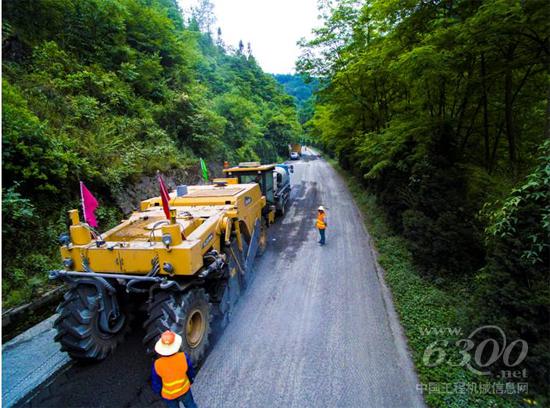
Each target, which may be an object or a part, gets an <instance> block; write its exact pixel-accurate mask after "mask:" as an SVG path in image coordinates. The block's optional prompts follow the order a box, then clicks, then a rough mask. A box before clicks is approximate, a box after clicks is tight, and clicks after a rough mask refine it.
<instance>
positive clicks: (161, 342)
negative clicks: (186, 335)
mask: <svg viewBox="0 0 550 408" xmlns="http://www.w3.org/2000/svg"><path fill="white" fill-rule="evenodd" d="M182 340H183V339H182V338H181V336H180V335H179V334H177V333H174V332H173V331H170V330H166V331H165V332H164V333H162V335H161V336H160V339H158V341H157V343H156V344H155V351H156V352H157V353H158V354H160V355H161V356H171V355H172V354H176V353H177V352H178V351H180V346H181V342H182Z"/></svg>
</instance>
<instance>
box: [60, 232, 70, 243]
mask: <svg viewBox="0 0 550 408" xmlns="http://www.w3.org/2000/svg"><path fill="white" fill-rule="evenodd" d="M59 243H60V244H61V245H67V246H68V245H69V244H70V243H71V237H69V234H61V235H60V236H59Z"/></svg>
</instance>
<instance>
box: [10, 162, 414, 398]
mask: <svg viewBox="0 0 550 408" xmlns="http://www.w3.org/2000/svg"><path fill="white" fill-rule="evenodd" d="M293 164H294V169H295V173H294V174H293V192H292V204H291V205H290V206H289V208H288V212H287V214H286V216H285V218H284V220H283V221H282V222H281V221H279V222H278V223H277V224H276V225H275V226H274V227H273V228H272V229H271V230H270V242H269V249H268V251H266V253H265V254H264V256H263V257H262V258H259V259H258V260H257V261H256V268H255V270H256V272H255V278H254V281H253V283H252V285H251V286H250V287H249V288H248V290H247V291H246V292H245V294H244V295H243V296H242V298H241V299H240V301H239V303H238V305H237V307H236V309H235V312H234V315H233V317H232V321H231V323H230V324H229V326H228V327H227V328H226V329H225V332H224V333H222V334H219V335H218V336H217V337H218V338H217V339H216V340H215V342H214V345H213V347H212V349H211V352H210V354H209V356H208V358H207V359H206V362H205V363H204V365H203V366H202V368H201V369H200V371H199V373H198V375H197V379H196V381H195V384H194V386H193V393H194V395H195V400H196V401H197V403H198V405H199V406H200V407H212V408H213V407H271V406H275V407H276V406H281V407H377V408H380V407H391V408H398V407H422V406H424V403H423V400H422V396H421V395H420V394H419V392H418V391H417V390H416V384H417V382H418V380H417V378H416V374H415V371H414V367H413V364H412V362H411V360H410V357H409V353H408V350H407V346H406V342H405V339H404V337H403V334H402V330H401V327H400V325H399V322H398V320H397V317H396V314H395V311H394V308H393V305H392V302H391V295H390V294H389V291H388V289H387V287H386V286H385V284H384V282H383V279H382V271H381V270H380V269H379V268H377V266H376V262H375V260H374V256H373V252H372V250H371V243H370V238H369V235H368V233H367V231H366V230H365V228H364V225H363V222H362V218H361V214H360V212H359V210H358V209H357V207H356V206H355V204H354V203H353V200H352V197H351V195H350V193H349V191H348V190H347V188H346V186H345V183H344V181H343V180H342V179H341V177H340V176H339V175H338V174H337V173H336V172H335V171H334V170H333V169H332V168H331V167H330V166H329V165H328V164H327V163H326V162H325V161H324V160H322V159H317V158H316V157H314V156H311V155H304V156H303V159H302V160H300V161H297V162H293ZM319 205H324V206H325V207H327V223H328V228H327V245H326V246H325V247H321V246H319V245H318V244H317V241H318V233H317V230H316V229H315V227H314V224H315V217H316V208H317V207H318V206H319ZM142 336H143V332H142V331H141V330H140V329H139V328H138V329H136V331H135V332H134V334H132V335H131V336H130V338H129V339H128V341H127V342H126V343H125V344H124V345H122V346H121V347H120V348H119V349H118V350H117V352H116V353H115V354H114V355H113V356H111V357H109V358H108V359H107V360H105V361H104V362H102V363H100V364H95V365H80V364H75V365H73V366H72V367H70V368H69V369H68V370H66V371H64V372H63V373H61V374H60V375H58V376H57V378H55V380H54V381H53V382H52V383H51V384H49V385H47V386H44V387H42V389H41V390H39V391H38V392H37V393H36V394H35V395H34V396H33V398H32V399H31V400H30V401H27V402H26V403H24V404H21V405H23V406H26V407H61V406H63V407H92V406H94V407H141V406H143V407H145V406H148V407H162V406H163V404H162V403H161V402H160V401H159V400H158V398H157V397H156V396H155V395H153V393H152V392H151V391H150V388H149V385H148V384H147V378H148V375H149V367H150V360H149V358H148V357H146V356H145V350H144V348H143V346H142V345H141V337H142ZM4 375H6V373H4Z"/></svg>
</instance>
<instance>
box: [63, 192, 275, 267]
mask: <svg viewBox="0 0 550 408" xmlns="http://www.w3.org/2000/svg"><path fill="white" fill-rule="evenodd" d="M265 204H266V200H265V197H263V196H262V194H261V191H260V187H259V186H258V185H257V184H230V185H205V186H189V187H188V191H187V194H185V195H183V196H180V197H178V196H177V195H176V192H173V193H171V194H170V201H169V205H170V208H171V209H172V211H173V215H174V216H173V219H172V221H168V220H167V219H166V216H165V214H164V210H163V208H162V201H161V198H160V197H154V198H151V199H148V200H144V201H142V202H141V205H140V210H139V211H135V212H134V213H132V215H131V216H130V217H129V218H128V219H127V220H124V221H123V222H122V223H121V224H119V225H118V226H116V227H115V228H113V229H111V230H109V231H107V232H105V233H104V234H102V235H101V237H96V238H92V234H91V232H90V231H89V230H87V229H85V228H86V226H85V225H84V224H81V223H80V222H79V220H78V217H76V219H75V218H74V217H73V216H72V217H71V219H72V221H73V224H74V223H75V222H76V223H77V224H76V225H73V226H72V227H76V228H75V231H76V232H77V234H74V235H75V237H76V238H77V239H76V240H72V241H71V243H70V244H68V245H65V246H62V247H61V256H62V258H63V259H64V260H65V261H70V262H68V263H69V264H71V268H70V269H71V270H74V271H85V270H86V269H87V268H89V269H90V270H92V271H94V272H102V273H119V274H120V273H123V274H133V275H145V274H147V273H149V272H150V271H151V268H152V261H153V259H155V258H158V261H159V264H160V265H161V266H162V265H164V264H165V263H169V264H170V265H171V266H172V268H173V270H172V272H171V274H173V275H194V274H196V273H198V272H199V271H200V270H201V268H202V267H203V256H204V254H205V253H207V252H209V251H211V250H217V251H220V249H221V243H222V242H223V241H225V235H226V234H227V233H228V232H229V233H230V232H231V231H233V230H235V229H238V230H240V232H242V233H243V234H251V233H252V232H253V230H254V226H255V223H256V221H257V220H258V219H260V218H261V216H262V208H263V207H264V206H265ZM228 226H229V228H230V229H229V231H228ZM72 227H71V228H72ZM243 229H244V231H243ZM83 230H84V231H85V233H83ZM71 232H72V230H71ZM167 236H169V237H170V243H169V244H168V245H167V244H166V242H163V237H164V238H166V237H167ZM71 237H73V234H72V233H71ZM84 238H86V239H84ZM75 241H76V242H75ZM83 242H85V243H83ZM160 274H161V275H166V274H167V272H165V271H164V270H163V268H162V267H161V271H160Z"/></svg>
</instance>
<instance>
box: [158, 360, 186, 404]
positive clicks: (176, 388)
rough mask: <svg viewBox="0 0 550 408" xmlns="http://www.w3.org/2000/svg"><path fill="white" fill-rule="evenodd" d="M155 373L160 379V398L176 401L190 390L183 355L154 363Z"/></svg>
mask: <svg viewBox="0 0 550 408" xmlns="http://www.w3.org/2000/svg"><path fill="white" fill-rule="evenodd" d="M155 371H156V372H157V374H158V375H159V377H160V378H162V392H161V395H162V398H165V399H167V400H173V399H176V398H178V397H181V396H182V395H183V394H185V393H186V392H187V391H189V388H191V383H190V382H189V378H188V377H187V360H186V359H185V354H184V353H176V354H174V355H172V356H169V357H161V358H159V359H158V360H157V361H155Z"/></svg>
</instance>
